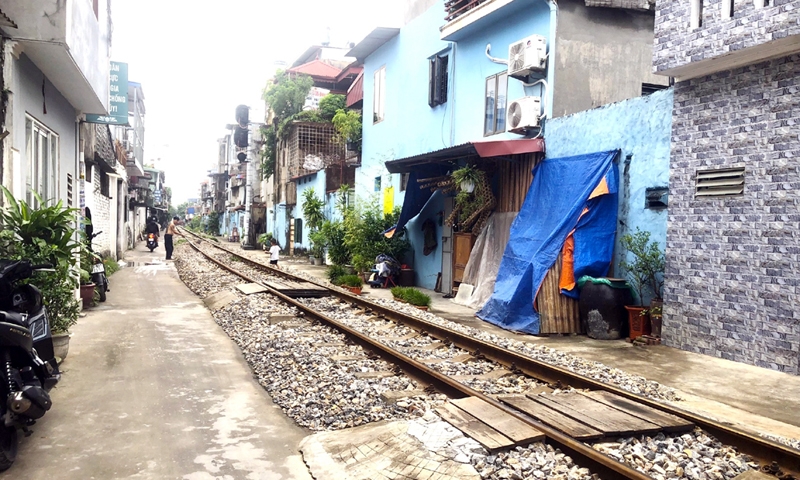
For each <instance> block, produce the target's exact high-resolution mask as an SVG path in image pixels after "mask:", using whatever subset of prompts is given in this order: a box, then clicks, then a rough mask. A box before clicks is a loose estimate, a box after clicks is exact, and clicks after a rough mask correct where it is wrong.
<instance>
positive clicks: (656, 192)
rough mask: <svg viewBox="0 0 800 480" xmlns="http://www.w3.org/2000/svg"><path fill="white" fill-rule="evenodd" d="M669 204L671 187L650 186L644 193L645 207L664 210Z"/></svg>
mask: <svg viewBox="0 0 800 480" xmlns="http://www.w3.org/2000/svg"><path fill="white" fill-rule="evenodd" d="M667 205H669V187H649V188H646V189H645V193H644V208H647V209H649V210H663V209H665V208H667Z"/></svg>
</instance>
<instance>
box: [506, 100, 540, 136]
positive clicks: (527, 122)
mask: <svg viewBox="0 0 800 480" xmlns="http://www.w3.org/2000/svg"><path fill="white" fill-rule="evenodd" d="M541 111H542V99H541V98H540V97H522V98H520V99H518V100H514V101H513V102H511V104H510V105H509V106H508V118H507V122H506V125H508V129H507V130H508V131H509V132H512V133H519V134H522V135H525V134H526V133H527V130H530V129H531V128H536V127H538V126H539V114H540V113H541Z"/></svg>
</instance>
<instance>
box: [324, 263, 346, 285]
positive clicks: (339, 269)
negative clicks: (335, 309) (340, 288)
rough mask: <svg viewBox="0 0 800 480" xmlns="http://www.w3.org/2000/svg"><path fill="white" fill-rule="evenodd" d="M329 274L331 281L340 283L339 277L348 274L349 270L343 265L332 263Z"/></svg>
mask: <svg viewBox="0 0 800 480" xmlns="http://www.w3.org/2000/svg"><path fill="white" fill-rule="evenodd" d="M327 275H328V280H330V281H331V283H334V284H338V280H339V277H343V276H345V275H347V272H346V271H345V269H344V267H343V266H341V265H331V266H330V267H328V271H327Z"/></svg>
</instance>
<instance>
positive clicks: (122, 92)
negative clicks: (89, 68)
mask: <svg viewBox="0 0 800 480" xmlns="http://www.w3.org/2000/svg"><path fill="white" fill-rule="evenodd" d="M86 121H87V122H89V123H107V124H110V125H127V124H128V64H127V63H120V62H111V75H109V88H108V115H97V114H86Z"/></svg>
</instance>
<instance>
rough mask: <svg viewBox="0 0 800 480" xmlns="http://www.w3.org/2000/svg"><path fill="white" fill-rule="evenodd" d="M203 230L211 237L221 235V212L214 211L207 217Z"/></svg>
mask: <svg viewBox="0 0 800 480" xmlns="http://www.w3.org/2000/svg"><path fill="white" fill-rule="evenodd" d="M203 230H204V231H205V232H206V233H207V234H209V235H219V212H216V211H213V212H211V213H209V214H208V215H206V217H205V222H204V224H203Z"/></svg>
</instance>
